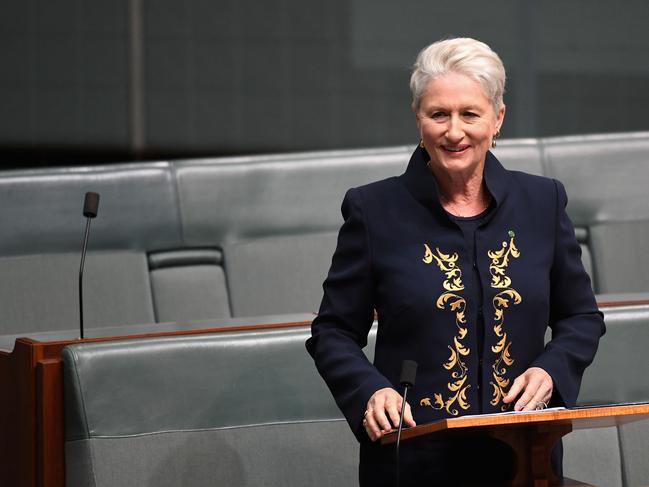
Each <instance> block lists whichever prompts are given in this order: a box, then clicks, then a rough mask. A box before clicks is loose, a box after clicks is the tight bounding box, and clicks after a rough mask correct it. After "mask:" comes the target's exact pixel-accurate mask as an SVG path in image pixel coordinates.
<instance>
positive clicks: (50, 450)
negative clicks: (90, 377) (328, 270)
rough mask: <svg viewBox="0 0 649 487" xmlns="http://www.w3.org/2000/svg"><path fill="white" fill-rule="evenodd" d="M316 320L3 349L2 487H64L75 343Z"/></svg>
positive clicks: (22, 341) (23, 341) (24, 342)
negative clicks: (66, 357) (68, 358)
mask: <svg viewBox="0 0 649 487" xmlns="http://www.w3.org/2000/svg"><path fill="white" fill-rule="evenodd" d="M310 324H311V321H296V322H288V323H264V324H253V323H251V324H249V325H236V326H225V327H218V328H200V329H189V330H177V331H165V332H152V333H140V334H134V335H122V336H110V337H99V338H86V339H83V340H80V339H73V340H53V341H48V342H40V341H37V340H33V339H30V338H18V339H17V340H16V342H15V345H14V349H13V350H12V351H11V352H6V351H2V350H0V485H1V486H5V485H6V486H11V487H64V485H65V459H64V442H65V430H64V422H63V416H64V409H63V374H62V369H61V351H62V350H63V348H64V347H65V346H66V345H71V344H75V343H89V342H102V341H114V340H132V339H138V338H154V337H166V336H181V335H197V334H208V333H228V332H239V331H256V330H271V329H285V328H299V327H303V328H304V327H307V326H309V325H310Z"/></svg>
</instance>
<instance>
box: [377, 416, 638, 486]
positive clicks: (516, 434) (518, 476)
mask: <svg viewBox="0 0 649 487" xmlns="http://www.w3.org/2000/svg"><path fill="white" fill-rule="evenodd" d="M644 419H649V404H626V405H615V406H601V407H589V408H576V409H562V410H545V411H531V412H525V413H505V414H486V415H478V416H462V417H459V418H450V419H443V420H440V421H435V422H432V423H428V424H423V425H419V426H415V427H413V428H407V429H404V430H403V431H402V433H401V440H402V441H407V440H409V439H413V438H418V437H424V436H431V435H439V436H440V437H449V436H452V435H458V436H464V437H471V436H478V435H483V436H490V437H492V438H495V439H497V440H500V441H502V442H503V443H506V444H507V445H509V447H510V448H511V450H512V452H513V454H514V459H515V460H514V466H515V471H514V473H513V478H512V480H511V484H509V485H511V486H512V487H527V486H534V487H551V486H562V485H581V486H587V485H589V484H584V483H580V482H578V481H576V480H571V479H560V478H557V476H556V475H555V473H554V472H553V470H552V467H551V464H550V458H551V452H552V449H553V448H554V446H555V445H556V443H557V442H558V441H559V440H560V439H561V438H562V437H563V436H565V435H566V434H568V433H570V432H571V431H573V430H575V429H589V428H603V427H608V426H619V425H623V424H627V423H631V422H634V421H641V420H644ZM396 436H397V435H396V432H395V431H393V432H390V433H388V434H387V435H385V436H384V437H383V438H382V440H381V443H382V444H390V443H394V442H395V441H396Z"/></svg>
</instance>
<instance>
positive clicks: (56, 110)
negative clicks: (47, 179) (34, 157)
mask: <svg viewBox="0 0 649 487" xmlns="http://www.w3.org/2000/svg"><path fill="white" fill-rule="evenodd" d="M5 3H6V5H5V6H6V7H8V9H7V10H5V11H4V12H3V15H2V21H1V22H2V24H0V32H2V34H0V35H1V38H2V42H0V58H2V59H3V65H2V68H0V107H2V110H0V113H1V115H0V144H5V145H7V144H9V145H12V146H21V147H38V146H43V145H46V146H49V147H63V148H71V147H77V148H86V149H89V148H92V147H112V148H116V147H117V148H122V149H126V148H128V145H129V131H130V127H129V123H128V122H129V121H128V110H129V101H130V100H129V96H128V94H129V86H128V76H129V73H128V52H129V49H128V12H127V6H128V1H127V0H118V1H110V2H109V1H100V2H92V3H90V2H73V1H61V2H42V1H38V0H24V1H20V2H5ZM5 53H7V54H11V55H10V56H7V57H5V55H4V54H5ZM5 60H6V62H5ZM32 162H38V161H32Z"/></svg>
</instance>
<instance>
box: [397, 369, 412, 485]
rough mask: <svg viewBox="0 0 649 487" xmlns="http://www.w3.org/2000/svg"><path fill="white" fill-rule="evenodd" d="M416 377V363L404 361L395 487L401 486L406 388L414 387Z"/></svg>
mask: <svg viewBox="0 0 649 487" xmlns="http://www.w3.org/2000/svg"><path fill="white" fill-rule="evenodd" d="M416 376H417V362H415V361H413V360H404V361H403V364H402V365H401V380H400V381H399V382H400V384H401V385H402V386H403V401H402V402H401V414H400V415H399V428H398V429H397V443H396V447H395V454H396V460H397V461H396V464H395V467H396V468H395V475H396V481H397V483H396V486H397V487H399V486H400V485H401V478H400V471H399V470H400V468H399V464H400V461H399V458H400V457H399V447H400V445H401V430H402V429H403V415H404V414H405V412H406V400H407V397H408V388H410V387H412V386H414V385H415V377H416Z"/></svg>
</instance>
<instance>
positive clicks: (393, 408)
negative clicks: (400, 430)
mask: <svg viewBox="0 0 649 487" xmlns="http://www.w3.org/2000/svg"><path fill="white" fill-rule="evenodd" d="M402 404H403V399H402V398H401V397H400V396H399V397H398V398H393V399H392V400H388V401H386V403H385V410H386V411H387V413H388V416H389V417H390V421H391V423H392V424H391V425H390V426H391V427H390V428H389V429H392V428H397V427H398V426H399V419H400V418H401V405H402Z"/></svg>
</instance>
